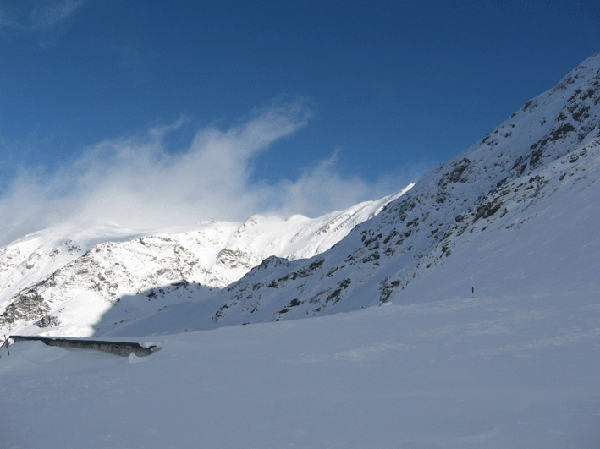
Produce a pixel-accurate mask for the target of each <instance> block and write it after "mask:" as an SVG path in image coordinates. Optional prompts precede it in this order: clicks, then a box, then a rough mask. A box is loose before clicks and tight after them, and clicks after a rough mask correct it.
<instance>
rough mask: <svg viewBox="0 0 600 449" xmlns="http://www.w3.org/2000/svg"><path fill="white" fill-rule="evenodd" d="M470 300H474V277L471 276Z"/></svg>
mask: <svg viewBox="0 0 600 449" xmlns="http://www.w3.org/2000/svg"><path fill="white" fill-rule="evenodd" d="M471 298H475V276H471Z"/></svg>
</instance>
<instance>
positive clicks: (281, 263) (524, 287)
mask: <svg viewBox="0 0 600 449" xmlns="http://www.w3.org/2000/svg"><path fill="white" fill-rule="evenodd" d="M599 102H600V53H598V54H596V55H594V56H592V57H590V58H589V59H587V60H586V61H584V62H583V63H582V64H581V65H580V66H578V67H577V68H575V69H574V70H573V71H572V72H571V73H569V74H568V75H567V76H565V77H564V78H563V79H562V80H561V81H560V82H559V83H558V84H557V85H556V86H555V87H554V88H553V89H551V90H549V91H547V92H545V93H543V94H541V95H540V96H538V97H536V98H534V99H533V100H530V101H528V102H527V103H526V104H525V105H524V106H523V107H522V108H521V109H520V110H519V111H517V112H515V113H514V114H513V115H512V116H511V117H510V118H509V119H508V120H506V121H505V122H504V123H502V124H500V125H499V126H497V127H496V128H495V129H493V130H492V131H491V132H490V133H489V134H488V135H487V136H485V137H484V138H483V139H482V140H480V141H478V142H476V143H475V144H474V145H472V146H471V147H470V148H469V149H467V150H466V151H464V152H463V153H461V154H459V155H458V156H456V157H454V158H452V159H451V160H449V161H447V162H445V163H443V164H441V165H440V166H439V167H437V168H436V169H435V170H433V171H432V172H430V173H429V174H427V175H426V176H425V177H424V178H423V179H421V180H420V181H419V182H418V183H417V184H416V185H414V186H412V188H411V189H410V190H407V191H403V192H399V193H398V194H396V195H392V196H390V197H387V198H384V199H382V200H379V201H374V202H368V203H362V204H360V205H357V206H355V207H353V208H351V209H349V210H347V211H344V212H339V213H332V214H329V215H327V216H324V217H320V218H318V219H308V218H306V217H299V216H294V217H290V218H288V219H285V220H284V219H280V218H276V217H250V218H249V219H247V220H246V221H245V222H244V223H242V224H240V223H206V224H202V225H201V226H199V227H198V228H197V229H195V230H193V231H192V230H190V231H188V232H183V233H176V234H159V235H155V236H135V238H134V239H133V240H130V239H127V235H128V234H127V232H126V231H123V230H118V232H117V230H113V231H111V232H112V234H113V235H119V236H120V237H119V239H117V240H118V241H115V242H109V241H104V242H101V243H100V242H98V239H99V235H98V234H100V231H98V232H95V233H91V234H89V235H88V236H87V237H85V238H84V237H83V236H84V233H83V232H80V233H79V234H78V235H81V236H82V237H81V239H80V240H81V241H79V240H78V238H75V237H70V238H71V240H65V239H64V238H63V236H64V235H67V234H66V233H61V232H59V231H57V230H47V231H43V232H41V233H38V234H36V235H33V236H28V237H26V238H24V239H22V240H20V241H18V242H15V243H13V244H11V245H8V246H6V247H5V248H2V249H0V284H1V285H0V286H1V287H2V292H3V293H2V294H3V296H2V298H1V299H0V301H1V302H0V311H1V314H0V331H2V332H7V333H8V332H11V333H24V334H41V335H63V336H69V335H89V336H91V335H115V336H117V335H129V336H142V335H152V334H161V333H174V332H181V331H185V330H201V329H213V328H215V327H219V326H225V325H243V324H248V323H257V322H265V321H273V320H286V319H300V318H306V317H312V316H316V315H322V314H333V313H338V312H346V311H352V310H358V309H361V308H366V307H373V306H381V305H385V304H387V303H389V302H394V303H404V304H412V303H418V302H424V301H439V300H443V299H449V298H457V297H466V298H468V297H470V296H477V297H486V296H490V295H494V294H496V293H497V292H502V293H503V295H502V296H507V295H508V296H510V294H511V293H514V294H519V295H521V296H523V295H539V294H543V293H545V292H556V291H564V292H568V291H575V290H576V291H590V292H591V291H598V290H599V288H600V275H599V274H598V270H599V268H600V232H598V229H599V226H598V223H600V202H599V201H598V198H600V195H599V194H600V184H599V183H598V180H599V179H600V176H599V171H600V106H599ZM490 107H493V105H491V106H490ZM131 237H132V238H133V237H134V236H133V235H131ZM124 240H126V241H124Z"/></svg>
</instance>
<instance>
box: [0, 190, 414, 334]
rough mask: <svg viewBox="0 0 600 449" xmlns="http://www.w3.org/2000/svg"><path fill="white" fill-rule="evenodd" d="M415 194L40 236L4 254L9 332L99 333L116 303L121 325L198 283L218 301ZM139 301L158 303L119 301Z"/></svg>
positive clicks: (1, 323) (2, 326)
mask: <svg viewBox="0 0 600 449" xmlns="http://www.w3.org/2000/svg"><path fill="white" fill-rule="evenodd" d="M409 188H410V186H409ZM405 191H406V190H403V191H401V192H398V193H397V194H394V195H390V196H388V197H385V198H383V199H381V200H377V201H367V202H364V203H360V204H357V205H355V206H353V207H351V208H349V209H347V210H345V211H341V212H332V213H329V214H327V215H324V216H322V217H318V218H314V219H311V218H308V217H303V216H300V215H296V216H291V217H288V218H285V219H283V218H279V217H274V216H253V217H249V218H247V219H246V220H245V221H244V222H243V223H223V222H207V223H202V224H200V225H198V226H196V227H194V228H193V229H185V230H179V232H166V231H163V232H160V233H154V234H153V233H152V232H150V231H135V230H127V229H121V228H119V227H117V226H113V227H103V228H93V229H90V230H86V231H82V230H80V229H78V228H77V227H76V226H68V225H64V226H62V227H57V228H52V229H47V230H45V231H41V232H38V233H36V234H33V235H30V236H27V237H25V238H23V239H21V240H19V241H17V242H14V243H13V244H11V245H8V246H7V247H4V248H2V249H0V287H1V291H0V311H2V312H3V313H2V314H1V315H0V332H3V333H8V332H12V333H21V334H22V333H25V334H44V335H63V336H85V335H87V336H89V335H91V334H92V332H93V329H92V326H93V324H94V323H95V322H97V321H98V320H99V319H100V317H102V315H103V314H104V313H105V312H107V311H108V310H110V309H111V308H113V307H114V306H115V304H118V308H119V309H125V310H123V311H122V315H123V316H122V317H120V318H119V320H118V321H119V322H120V321H121V320H124V321H128V320H129V319H130V316H131V315H132V314H138V316H137V317H138V318H139V316H144V315H145V314H150V313H156V311H157V310H158V309H160V308H161V307H164V306H165V305H168V304H171V303H173V302H181V301H182V300H184V299H188V298H190V297H191V293H190V292H187V291H186V292H184V290H187V287H188V286H189V284H190V283H193V284H194V289H193V294H194V297H195V298H196V299H199V298H201V297H204V296H208V295H210V294H211V291H212V288H213V287H218V288H220V287H224V286H226V285H228V284H230V283H231V282H233V281H235V280H237V279H239V278H240V277H242V276H243V275H244V274H245V273H246V272H247V271H248V270H249V269H251V268H252V267H253V266H255V265H257V264H260V262H261V261H262V260H263V259H264V258H266V257H268V256H270V255H273V254H275V255H277V256H279V257H285V258H289V259H292V260H293V259H297V258H306V257H311V256H314V255H315V254H319V253H321V252H323V251H324V250H326V249H328V248H330V247H331V246H332V245H333V244H335V243H336V242H337V241H339V240H340V239H341V238H343V237H344V236H345V235H346V234H348V232H350V230H351V229H352V227H354V226H355V225H356V224H358V223H360V222H361V221H364V220H366V219H368V218H370V217H372V216H374V215H376V214H377V213H378V212H379V211H380V210H381V208H382V207H383V206H384V205H385V204H387V203H388V202H389V201H391V200H393V199H395V198H397V197H398V196H400V195H402V194H403V193H404V192H405ZM206 287H208V288H206ZM165 291H168V292H171V291H174V293H173V294H168V293H165ZM135 295H138V296H140V295H141V296H143V300H144V301H145V302H146V303H149V304H143V307H139V306H138V307H136V310H135V313H134V312H133V311H132V310H131V308H127V307H124V306H123V304H119V303H120V302H121V300H122V299H123V298H124V297H128V298H130V297H132V296H135ZM165 296H167V298H166V299H165V298H164V297H165ZM182 298H183V299H182ZM138 299H139V298H138ZM163 299H164V300H163ZM137 302H138V303H139V302H140V301H137Z"/></svg>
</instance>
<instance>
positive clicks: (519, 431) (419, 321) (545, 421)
mask: <svg viewBox="0 0 600 449" xmlns="http://www.w3.org/2000/svg"><path fill="white" fill-rule="evenodd" d="M507 271H508V270H507ZM499 274H500V275H502V274H503V273H499ZM598 293H599V291H596V292H592V293H572V294H548V295H537V296H536V295H531V296H522V297H519V296H508V295H507V296H488V297H483V298H475V299H470V298H458V299H449V300H446V301H442V302H435V303H426V304H412V305H395V304H387V305H385V306H382V307H374V308H370V309H367V310H361V311H357V312H352V313H348V314H338V315H333V316H323V317H316V318H312V319H308V320H296V321H280V322H274V323H262V324H257V325H250V326H243V327H242V326H237V327H224V328H220V329H217V330H215V331H209V332H190V333H182V334H177V335H169V336H164V337H158V338H150V339H138V341H140V342H142V343H145V342H153V343H161V344H162V349H161V350H160V351H159V352H157V353H155V354H153V355H151V356H149V357H146V358H143V359H136V358H133V357H132V358H131V360H128V359H126V358H120V357H116V356H109V355H105V354H102V353H94V352H86V351H82V350H79V351H77V350H71V351H68V350H65V349H61V348H56V347H47V346H44V345H43V344H42V343H16V344H14V345H13V346H11V348H10V350H11V354H10V356H8V355H7V354H6V350H2V351H1V352H0V355H2V358H1V359H0V398H1V404H2V406H1V407H0V448H1V449H8V448H17V447H19V448H42V447H43V448H49V449H53V448H89V449H92V448H170V449H177V448H182V449H183V448H198V447H200V448H223V449H227V448H231V449H234V448H235V449H238V448H261V449H280V448H287V447H294V448H310V449H320V448H322V449H325V448H329V449H336V448H339V449H351V448H357V449H364V448H373V449H376V448H382V449H383V448H386V449H387V448H402V449H409V448H410V449H417V448H418V449H434V448H435V449H438V448H444V449H450V448H456V449H469V448H473V449H482V448H486V449H487V448H489V449H492V448H493V449H505V448H513V449H537V448H539V449H567V448H568V449H596V448H598V447H600V376H598V372H599V368H600V366H599V361H598V360H599V358H598V355H599V354H600V305H599V304H598ZM137 362H142V363H137Z"/></svg>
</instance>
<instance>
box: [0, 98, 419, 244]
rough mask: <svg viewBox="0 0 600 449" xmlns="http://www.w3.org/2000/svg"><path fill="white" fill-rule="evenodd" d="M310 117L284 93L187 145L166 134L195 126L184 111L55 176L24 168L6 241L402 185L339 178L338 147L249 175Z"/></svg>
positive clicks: (290, 205) (260, 209) (302, 205)
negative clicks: (304, 163) (41, 232)
mask: <svg viewBox="0 0 600 449" xmlns="http://www.w3.org/2000/svg"><path fill="white" fill-rule="evenodd" d="M310 115H311V111H310V109H309V108H308V107H307V104H306V102H305V101H304V100H303V99H292V100H287V101H280V102H277V103H274V104H271V105H269V106H268V107H264V108H261V109H257V110H255V111H254V112H253V113H252V114H251V115H250V116H248V117H246V118H245V119H244V120H241V121H239V122H238V123H237V124H235V125H233V126H231V127H229V128H228V129H226V130H223V129H220V128H219V127H218V126H216V125H210V126H208V127H205V128H202V129H200V130H198V131H197V132H196V135H195V137H194V139H193V141H192V142H191V144H190V145H189V148H187V150H186V151H182V152H178V153H175V154H171V153H169V152H167V151H166V150H165V148H164V145H163V142H164V138H165V136H166V135H167V134H168V133H170V132H174V131H176V130H177V129H179V128H180V127H182V126H189V121H188V120H187V119H186V118H185V117H183V118H181V119H179V120H178V121H177V122H175V123H173V124H172V125H169V126H165V127H154V128H152V129H150V130H149V131H148V132H147V133H145V134H144V135H143V136H133V137H125V138H121V139H114V140H106V141H103V142H100V143H99V144H97V145H95V146H93V147H90V148H87V149H85V151H84V155H83V156H82V157H81V158H80V159H78V160H77V161H75V162H74V163H72V164H69V165H68V166H65V167H62V168H61V169H60V170H58V171H56V172H55V173H53V174H52V175H48V174H47V173H44V172H43V171H39V170H33V169H27V170H25V169H22V170H21V172H20V173H19V175H18V177H17V178H16V180H15V181H14V182H13V184H12V185H11V187H10V188H9V189H8V191H7V193H6V194H5V195H4V196H3V197H2V198H0V217H2V218H1V219H0V220H1V221H0V233H1V235H2V236H3V237H0V239H1V241H0V244H6V243H8V242H9V241H11V240H13V239H14V238H17V237H19V236H22V235H24V234H26V233H28V232H33V231H35V230H38V229H42V228H44V227H47V226H51V225H55V224H59V223H62V222H65V221H67V222H78V223H82V224H83V223H85V224H86V225H90V224H95V223H97V224H102V223H107V222H113V223H118V224H120V225H122V226H126V227H130V228H136V229H157V228H160V227H165V226H178V225H189V224H193V223H198V222H200V221H205V220H243V219H244V218H245V217H247V216H248V215H252V214H260V213H263V214H264V213H270V214H280V215H288V214H293V213H302V214H307V215H312V216H316V215H320V214H322V213H325V212H329V211H332V210H336V209H338V210H339V209H341V208H345V207H348V206H350V205H352V204H355V203H357V202H359V201H363V200H365V199H375V198H379V197H382V196H384V195H385V194H389V193H392V192H393V191H395V190H399V189H400V188H401V187H404V184H401V185H398V179H392V178H391V177H390V178H388V179H385V180H381V181H379V182H377V183H369V182H367V181H365V180H364V179H361V178H359V177H358V176H343V175H342V174H340V173H339V172H338V170H337V169H336V155H335V154H333V155H332V156H331V157H329V158H328V159H326V160H323V161H320V162H317V163H316V164H315V165H314V166H313V167H312V168H307V169H304V171H303V172H302V174H301V175H300V176H299V177H298V179H295V180H289V179H283V180H280V181H277V182H275V183H267V182H266V181H261V180H258V181H257V180H253V177H252V166H253V162H254V159H255V158H256V157H257V156H258V155H259V154H261V153H262V152H265V151H268V150H269V147H270V146H271V144H273V143H274V142H276V141H278V140H279V139H282V138H285V137H288V136H291V135H292V134H294V133H295V132H296V131H298V130H299V129H301V128H302V127H304V126H306V125H307V124H308V121H309V119H310ZM403 181H406V183H408V181H410V180H408V179H406V180H403ZM403 181H401V182H403ZM394 184H396V185H394Z"/></svg>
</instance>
